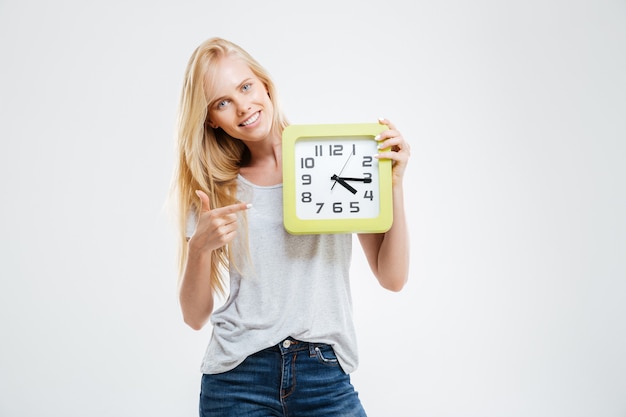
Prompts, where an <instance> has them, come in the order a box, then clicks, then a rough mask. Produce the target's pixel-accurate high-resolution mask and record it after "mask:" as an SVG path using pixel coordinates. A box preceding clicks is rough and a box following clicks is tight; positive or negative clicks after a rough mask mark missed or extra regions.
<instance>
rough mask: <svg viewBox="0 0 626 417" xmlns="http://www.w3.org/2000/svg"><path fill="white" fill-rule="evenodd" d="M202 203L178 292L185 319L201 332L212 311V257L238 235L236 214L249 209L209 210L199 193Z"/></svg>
mask: <svg viewBox="0 0 626 417" xmlns="http://www.w3.org/2000/svg"><path fill="white" fill-rule="evenodd" d="M197 194H198V197H200V201H201V204H202V209H201V211H200V215H199V217H198V225H197V226H196V232H195V233H194V234H193V236H192V237H191V239H190V240H189V242H188V245H189V250H188V255H187V263H186V265H185V271H184V273H183V278H182V282H181V284H180V289H179V301H180V306H181V309H182V312H183V319H184V320H185V323H187V324H188V325H189V326H190V327H191V328H193V329H195V330H200V329H201V328H202V327H203V326H204V325H205V324H206V322H207V320H208V319H209V317H210V316H211V313H212V312H213V290H212V286H211V280H212V279H213V278H214V277H212V276H211V255H212V253H213V251H215V250H219V249H220V248H221V247H222V246H224V245H226V244H228V243H229V242H230V241H232V240H233V239H234V238H235V236H236V234H237V212H239V211H241V210H246V209H248V208H250V205H248V204H245V203H238V204H233V205H230V206H226V207H221V208H217V209H213V210H210V209H209V207H210V205H209V197H208V196H207V195H206V193H204V192H202V191H197Z"/></svg>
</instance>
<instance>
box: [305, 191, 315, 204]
mask: <svg viewBox="0 0 626 417" xmlns="http://www.w3.org/2000/svg"><path fill="white" fill-rule="evenodd" d="M311 201H313V199H312V198H311V193H310V192H308V191H305V192H304V193H302V202H303V203H310V202H311Z"/></svg>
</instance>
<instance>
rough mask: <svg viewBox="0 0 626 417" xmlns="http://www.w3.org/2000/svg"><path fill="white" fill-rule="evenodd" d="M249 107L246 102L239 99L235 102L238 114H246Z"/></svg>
mask: <svg viewBox="0 0 626 417" xmlns="http://www.w3.org/2000/svg"><path fill="white" fill-rule="evenodd" d="M250 108H251V106H250V105H249V104H248V103H246V102H242V101H240V102H239V103H237V113H238V114H239V115H240V116H243V115H244V114H246V113H247V112H248V110H250Z"/></svg>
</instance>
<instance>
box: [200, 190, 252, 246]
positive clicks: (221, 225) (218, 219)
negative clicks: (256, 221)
mask: <svg viewBox="0 0 626 417" xmlns="http://www.w3.org/2000/svg"><path fill="white" fill-rule="evenodd" d="M196 195H197V196H198V197H199V198H200V203H201V208H200V215H199V217H198V224H197V225H196V232H195V233H194V234H193V236H192V237H191V239H190V240H189V250H190V251H200V252H210V251H214V250H216V249H219V248H221V247H222V246H224V245H227V244H228V243H230V242H231V241H232V240H233V239H234V238H235V236H236V235H237V213H239V212H240V211H243V210H247V209H249V208H250V207H252V205H251V204H246V203H237V204H232V205H229V206H225V207H220V208H216V209H213V210H211V204H210V201H209V196H208V195H207V194H206V193H205V192H204V191H201V190H197V191H196Z"/></svg>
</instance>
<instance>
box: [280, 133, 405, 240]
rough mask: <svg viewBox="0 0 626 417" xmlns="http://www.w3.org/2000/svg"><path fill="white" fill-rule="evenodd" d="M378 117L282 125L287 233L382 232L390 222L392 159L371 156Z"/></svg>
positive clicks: (391, 208) (374, 153)
mask: <svg viewBox="0 0 626 417" xmlns="http://www.w3.org/2000/svg"><path fill="white" fill-rule="evenodd" d="M386 129H387V127H386V126H385V125H381V124H378V123H361V124H325V125H324V124H322V125H290V126H287V127H286V128H285V129H284V130H283V138H282V140H283V211H284V225H285V229H286V230H287V231H288V232H289V233H292V234H319V233H383V232H386V231H387V230H389V228H390V227H391V224H392V222H393V207H392V196H391V161H390V160H378V159H377V158H374V155H376V154H377V153H378V152H379V150H378V142H377V141H376V140H375V139H374V138H375V136H376V135H378V134H379V133H380V132H382V131H384V130H386Z"/></svg>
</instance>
